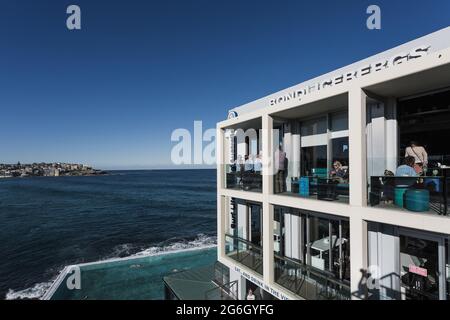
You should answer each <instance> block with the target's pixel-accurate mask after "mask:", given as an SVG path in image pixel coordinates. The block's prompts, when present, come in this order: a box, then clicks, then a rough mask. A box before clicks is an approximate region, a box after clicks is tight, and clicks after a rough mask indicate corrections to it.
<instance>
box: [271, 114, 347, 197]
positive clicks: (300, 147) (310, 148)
mask: <svg viewBox="0 0 450 320" xmlns="http://www.w3.org/2000/svg"><path fill="white" fill-rule="evenodd" d="M280 121H281V120H277V125H276V126H274V127H277V128H280V129H281V132H280V133H279V137H280V140H279V141H280V146H281V150H279V149H280V148H277V149H276V151H275V152H274V158H275V164H276V165H275V167H276V170H277V171H276V172H275V175H274V193H283V194H287V195H296V196H300V197H307V198H315V199H319V200H328V201H340V202H343V203H348V202H349V189H350V185H349V171H350V170H351V168H350V166H349V157H348V155H349V142H348V112H347V111H340V112H335V113H328V114H324V115H322V116H319V117H314V118H310V119H295V120H288V121H285V122H283V123H282V125H280V124H279V123H280ZM274 138H275V137H274ZM276 141H278V139H275V142H276ZM280 154H281V156H280ZM283 154H284V155H285V158H286V159H284V157H283ZM281 161H283V163H284V165H283V164H282V163H281Z"/></svg>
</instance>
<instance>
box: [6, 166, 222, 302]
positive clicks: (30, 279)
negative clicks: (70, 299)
mask: <svg viewBox="0 0 450 320" xmlns="http://www.w3.org/2000/svg"><path fill="white" fill-rule="evenodd" d="M110 173H111V174H110V175H106V176H92V177H35V178H15V179H2V180H0V221H1V232H0V256H1V260H0V298H8V299H14V298H38V297H40V296H41V295H42V294H43V292H44V291H45V290H46V289H47V288H48V287H49V284H50V283H51V281H52V280H53V279H55V277H56V276H57V275H58V273H59V272H60V271H61V270H62V268H63V267H64V266H65V265H69V264H77V263H81V262H90V261H97V260H103V259H108V258H114V257H126V256H130V255H134V254H138V253H142V252H144V253H152V252H158V251H166V250H167V251H170V250H180V249H183V248H192V247H202V246H208V245H211V244H212V243H214V242H215V239H216V171H215V170H151V171H150V170H149V171H111V172H110Z"/></svg>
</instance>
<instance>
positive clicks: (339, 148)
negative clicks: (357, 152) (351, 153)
mask: <svg viewBox="0 0 450 320" xmlns="http://www.w3.org/2000/svg"><path fill="white" fill-rule="evenodd" d="M332 149H333V151H332V156H333V159H332V162H334V161H339V162H340V163H341V164H342V165H343V166H348V137H344V138H337V139H333V140H332Z"/></svg>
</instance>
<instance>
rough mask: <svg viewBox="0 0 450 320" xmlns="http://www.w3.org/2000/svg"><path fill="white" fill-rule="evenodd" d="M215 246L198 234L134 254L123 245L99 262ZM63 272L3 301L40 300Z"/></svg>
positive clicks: (10, 292) (10, 293)
mask: <svg viewBox="0 0 450 320" xmlns="http://www.w3.org/2000/svg"><path fill="white" fill-rule="evenodd" d="M216 245H217V238H216V237H215V236H208V235H205V234H199V235H198V236H197V237H196V238H195V239H193V240H186V239H179V238H174V239H168V240H166V241H164V242H162V243H160V244H158V245H157V246H153V247H150V248H146V249H143V250H140V251H138V252H136V253H132V251H134V250H133V248H134V246H133V245H132V244H123V245H120V246H117V247H116V248H114V249H113V253H112V254H111V255H108V256H107V257H105V259H101V260H100V261H103V260H109V259H121V258H132V257H136V258H138V257H145V256H153V255H157V254H165V253H174V252H178V251H183V250H191V249H203V248H210V247H214V246H216ZM63 270H64V268H62V269H61V270H60V271H59V272H58V274H57V275H56V276H55V277H54V278H53V279H52V280H51V281H48V282H41V283H37V284H35V285H34V286H33V287H30V288H27V289H24V290H12V289H9V290H8V293H7V294H6V297H5V299H6V300H20V299H40V298H42V297H43V296H44V295H45V293H46V292H47V291H48V290H49V289H50V288H51V286H52V284H53V283H54V282H55V281H56V279H57V278H58V276H59V274H60V273H61V272H62V271H63Z"/></svg>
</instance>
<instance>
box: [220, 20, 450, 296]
mask: <svg viewBox="0 0 450 320" xmlns="http://www.w3.org/2000/svg"><path fill="white" fill-rule="evenodd" d="M239 129H242V130H239ZM249 129H254V130H249ZM412 140H414V141H418V142H416V144H415V145H416V146H415V147H414V148H413V149H410V151H409V153H411V150H412V151H413V152H416V153H420V154H419V155H418V156H417V157H416V161H413V162H417V165H415V167H417V168H418V169H417V171H420V163H419V162H422V169H421V170H422V172H423V174H422V176H421V177H400V176H390V173H389V172H387V171H386V170H388V171H390V172H392V173H395V172H396V169H397V167H398V166H399V165H400V164H401V163H403V162H404V160H405V149H406V148H407V147H408V145H409V142H410V141H412ZM449 140H450V27H448V28H445V29H443V30H440V31H438V32H435V33H432V34H430V35H427V36H425V37H422V38H419V39H416V40H414V41H411V42H408V43H406V44H404V45H401V46H399V47H396V48H393V49H391V50H388V51H385V52H382V53H380V54H377V55H375V56H372V57H370V58H368V59H365V60H362V61H359V62H356V63H354V64H351V65H349V66H346V67H344V68H341V69H338V70H336V71H333V72H330V73H328V74H325V75H323V76H320V77H318V78H315V79H312V80H309V81H306V82H304V83H301V84H298V85H295V86H293V87H291V88H288V89H285V90H282V91H280V92H277V93H274V94H271V95H269V96H267V97H264V98H261V99H259V100H256V101H253V102H250V103H248V104H245V105H243V106H240V107H237V108H234V109H232V110H231V111H230V113H229V116H228V119H227V120H225V121H222V122H220V123H218V125H217V155H216V156H217V160H218V168H217V190H218V195H217V200H218V209H217V214H218V260H219V261H220V262H221V263H222V264H224V265H225V266H227V267H228V270H227V271H224V275H223V277H224V278H225V279H226V281H224V283H226V282H227V281H228V282H229V283H232V282H233V283H237V284H238V285H237V287H238V290H237V294H238V296H239V298H240V299H245V297H246V295H247V292H248V289H249V288H251V289H252V290H254V291H255V290H256V292H257V294H258V295H262V296H263V298H269V297H272V296H274V297H276V298H279V299H350V298H351V299H365V298H370V299H449V298H450V293H449V292H450V268H449V261H450V250H449V241H450V218H449V217H448V216H447V208H448V204H447V197H448V193H449V192H448V191H447V190H448V188H447V185H448V179H447V175H449V174H448V169H447V167H446V166H445V165H448V166H450V144H449V143H448V141H449ZM419 145H421V146H424V147H425V149H426V151H427V153H428V159H426V158H425V156H424V154H422V153H421V152H420V150H421V149H420V148H418V147H417V146H419ZM279 147H280V148H281V156H280V151H278V150H279ZM258 154H260V155H261V159H262V161H263V166H262V169H261V170H262V171H261V172H259V171H258V170H255V169H256V167H257V166H256V165H255V162H257V160H256V156H257V155H258ZM283 154H285V155H286V158H287V160H286V161H283V163H282V164H281V165H280V162H281V161H282V160H283ZM246 157H247V158H248V160H247V162H246V163H245V164H244V162H245V158H246ZM336 161H339V163H340V164H341V167H340V166H339V164H338V167H337V168H339V170H338V171H337V172H335V170H334V166H333V164H334V163H336ZM424 164H425V166H424ZM283 166H285V170H282V169H283ZM251 169H253V171H252V170H251Z"/></svg>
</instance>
